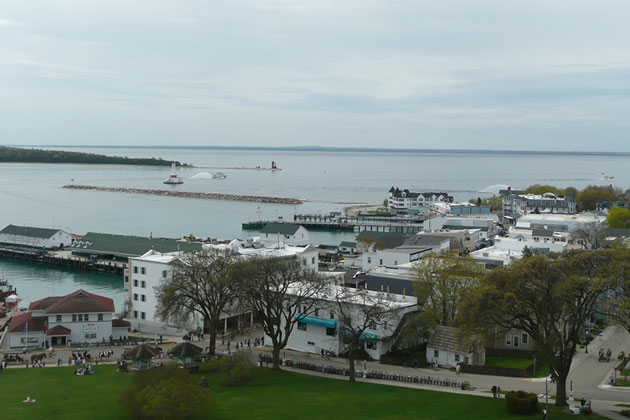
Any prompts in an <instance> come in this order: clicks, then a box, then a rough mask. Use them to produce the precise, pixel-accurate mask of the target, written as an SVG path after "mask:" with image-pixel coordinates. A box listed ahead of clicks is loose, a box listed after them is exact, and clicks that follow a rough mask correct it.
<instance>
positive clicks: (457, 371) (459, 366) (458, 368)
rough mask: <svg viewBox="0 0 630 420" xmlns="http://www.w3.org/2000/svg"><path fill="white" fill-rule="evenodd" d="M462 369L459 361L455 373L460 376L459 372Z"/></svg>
mask: <svg viewBox="0 0 630 420" xmlns="http://www.w3.org/2000/svg"><path fill="white" fill-rule="evenodd" d="M461 370H462V366H461V365H460V364H459V363H458V364H457V367H456V368H455V375H456V376H459V372H461Z"/></svg>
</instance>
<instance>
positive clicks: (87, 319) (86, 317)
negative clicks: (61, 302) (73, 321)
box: [83, 314, 90, 322]
mask: <svg viewBox="0 0 630 420" xmlns="http://www.w3.org/2000/svg"><path fill="white" fill-rule="evenodd" d="M83 320H84V321H86V322H87V321H89V320H90V317H89V316H88V314H85V315H83Z"/></svg>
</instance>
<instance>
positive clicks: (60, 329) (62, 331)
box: [46, 325, 72, 335]
mask: <svg viewBox="0 0 630 420" xmlns="http://www.w3.org/2000/svg"><path fill="white" fill-rule="evenodd" d="M70 334H72V331H70V330H69V329H67V328H66V327H64V326H62V325H56V326H54V327H52V328H51V329H49V330H48V331H47V332H46V335H70Z"/></svg>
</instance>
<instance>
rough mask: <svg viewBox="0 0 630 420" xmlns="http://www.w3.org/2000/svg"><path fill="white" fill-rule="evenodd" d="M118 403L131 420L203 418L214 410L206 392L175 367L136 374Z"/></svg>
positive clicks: (212, 399) (185, 372)
mask: <svg viewBox="0 0 630 420" xmlns="http://www.w3.org/2000/svg"><path fill="white" fill-rule="evenodd" d="M118 403H119V404H120V405H122V406H123V407H125V409H127V411H128V412H129V413H130V414H131V417H132V418H134V419H169V418H185V417H186V418H205V417H207V415H208V414H209V413H212V412H213V410H214V407H215V403H214V398H213V397H212V396H211V395H210V394H209V393H208V389H207V388H204V387H201V386H198V385H196V384H193V380H192V378H191V376H190V374H189V373H188V371H187V370H185V369H179V368H177V367H176V366H166V367H162V368H159V369H149V370H144V371H140V372H137V373H135V374H134V375H133V377H132V379H131V386H130V387H129V388H128V389H127V390H125V391H124V392H123V393H122V394H121V396H120V398H119V399H118Z"/></svg>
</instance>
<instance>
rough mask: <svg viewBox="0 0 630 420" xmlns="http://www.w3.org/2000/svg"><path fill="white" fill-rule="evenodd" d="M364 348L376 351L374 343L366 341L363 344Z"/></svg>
mask: <svg viewBox="0 0 630 420" xmlns="http://www.w3.org/2000/svg"><path fill="white" fill-rule="evenodd" d="M365 347H367V348H368V349H369V350H376V341H367V342H366V343H365Z"/></svg>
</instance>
